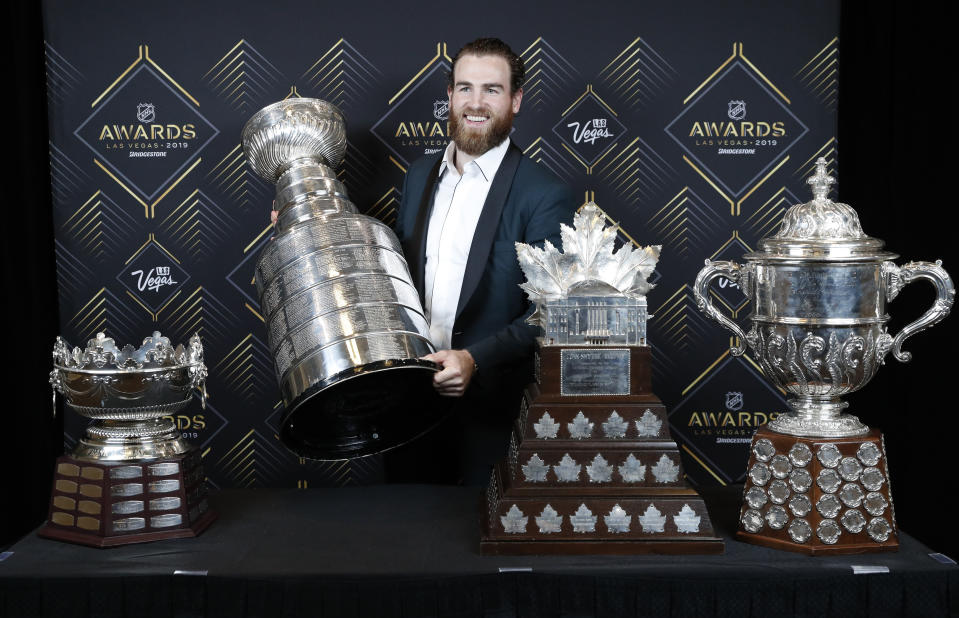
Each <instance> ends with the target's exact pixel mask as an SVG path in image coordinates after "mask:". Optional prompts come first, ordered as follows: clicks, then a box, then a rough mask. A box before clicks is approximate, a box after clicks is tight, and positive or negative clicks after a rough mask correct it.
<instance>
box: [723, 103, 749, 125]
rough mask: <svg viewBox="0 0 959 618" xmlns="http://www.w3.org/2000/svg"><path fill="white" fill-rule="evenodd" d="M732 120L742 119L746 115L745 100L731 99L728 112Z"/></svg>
mask: <svg viewBox="0 0 959 618" xmlns="http://www.w3.org/2000/svg"><path fill="white" fill-rule="evenodd" d="M726 114H727V115H728V116H729V119H730V120H742V119H744V118H745V117H746V102H745V101H730V102H729V110H728V111H727V112H726Z"/></svg>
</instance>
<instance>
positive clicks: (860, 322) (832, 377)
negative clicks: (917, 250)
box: [694, 159, 955, 554]
mask: <svg viewBox="0 0 959 618" xmlns="http://www.w3.org/2000/svg"><path fill="white" fill-rule="evenodd" d="M808 182H809V184H811V185H812V190H813V199H812V200H811V201H809V202H807V203H805V204H797V205H795V206H793V207H791V208H790V209H789V210H788V211H787V212H786V215H785V217H784V219H783V223H782V227H781V228H780V230H779V232H778V233H777V234H776V235H775V236H772V237H770V238H766V239H763V240H762V241H760V247H761V248H762V251H760V252H755V253H747V254H746V255H745V256H744V257H745V259H746V262H747V263H746V264H745V265H743V266H740V265H739V264H736V263H735V262H709V260H707V261H706V267H705V268H703V269H702V270H701V271H700V272H699V275H698V276H697V277H696V284H695V286H694V291H695V294H696V301H697V303H698V305H699V308H700V309H701V310H703V311H704V312H705V313H706V314H707V315H708V316H709V317H711V318H713V319H714V320H716V321H718V322H719V323H720V324H722V325H723V326H725V327H726V328H728V329H729V330H731V331H732V332H733V333H734V334H735V335H736V336H737V337H739V342H736V344H735V345H734V346H733V347H732V348H731V350H730V351H731V352H732V354H733V355H740V354H742V353H743V352H744V348H745V346H744V344H743V343H741V342H743V341H745V342H746V343H747V344H748V345H749V348H750V349H751V350H752V353H753V354H755V356H756V358H757V359H758V360H759V363H760V365H761V366H762V368H763V374H764V375H765V377H766V379H767V380H769V381H770V382H772V383H773V384H775V385H776V386H779V387H780V388H783V389H785V390H786V391H788V392H789V393H790V394H791V395H792V398H790V399H789V400H788V402H787V403H788V405H789V407H790V408H791V411H790V412H789V413H787V414H783V415H780V416H779V417H777V418H776V419H775V420H773V421H770V422H769V423H767V424H766V425H764V426H762V427H761V428H760V429H759V430H758V431H757V432H756V435H755V436H754V437H753V441H752V449H751V454H750V458H749V464H748V474H747V480H746V486H745V490H744V495H743V501H744V503H743V506H742V510H741V512H740V520H739V532H738V533H737V537H738V538H740V539H741V540H743V541H748V542H750V543H756V544H759V545H766V546H769V547H775V548H778V549H786V550H790V551H797V552H804V553H809V554H818V553H859V552H867V551H883V550H895V549H896V548H897V547H898V540H897V534H896V520H895V513H894V510H893V505H892V497H891V495H890V492H889V471H888V465H887V462H886V453H885V447H884V445H883V439H882V434H881V433H880V432H879V431H878V430H875V429H870V428H869V427H867V426H866V425H864V424H862V423H861V422H860V421H859V419H857V418H856V417H855V416H852V415H849V414H844V413H843V412H842V411H843V410H844V409H845V408H846V407H847V406H848V405H849V404H847V403H845V402H843V401H842V400H841V397H842V396H843V395H845V394H847V393H851V392H853V391H856V390H859V389H860V388H862V387H863V386H865V384H866V383H867V382H868V381H869V380H870V379H871V378H872V377H873V375H875V373H876V371H877V370H878V369H879V365H881V364H882V363H883V361H884V360H885V358H886V355H887V354H888V353H889V352H890V351H891V352H892V354H893V356H894V357H895V358H896V360H899V361H902V362H906V361H909V360H910V358H911V356H912V355H911V354H910V353H909V352H903V351H902V344H903V342H904V341H905V340H906V338H908V337H909V336H911V335H913V334H915V333H917V332H919V331H921V330H924V329H926V328H928V327H929V326H931V325H933V324H935V323H936V322H938V321H939V320H941V319H943V318H944V317H946V315H948V314H949V311H950V309H951V307H952V303H953V300H954V297H955V288H954V287H953V284H952V280H951V279H950V278H949V275H948V274H947V273H946V271H945V270H943V269H942V267H941V265H940V263H939V262H936V263H935V264H933V263H930V262H910V263H908V264H906V265H905V266H902V267H900V266H896V265H895V264H894V263H893V262H892V261H891V260H893V259H895V258H896V257H898V256H896V255H895V254H893V253H889V252H887V251H884V250H883V249H882V247H883V243H882V241H881V240H878V239H876V238H870V237H869V236H866V234H864V233H863V231H862V227H861V226H860V224H859V217H858V216H857V214H856V211H855V210H853V209H852V208H851V207H850V206H848V205H847V204H840V203H836V202H833V201H831V200H830V199H829V197H828V194H829V187H830V185H831V184H832V183H833V182H834V180H833V178H831V177H830V176H829V175H828V174H827V172H826V161H825V159H819V160H818V161H817V162H816V174H815V175H814V176H813V177H812V178H810V179H809V181H808ZM718 277H725V278H727V279H728V280H730V281H732V282H734V283H738V284H739V286H740V289H741V290H742V291H743V293H744V294H745V295H746V296H747V297H748V298H749V299H750V301H752V303H753V312H752V314H751V315H750V318H749V319H750V322H751V327H750V330H749V333H745V332H743V330H742V329H741V328H740V327H739V325H738V324H736V323H735V322H733V321H732V320H730V319H729V318H728V317H726V316H725V315H723V314H722V313H720V312H719V310H718V309H716V308H715V307H714V306H713V305H712V303H711V302H710V301H709V293H710V292H709V284H710V282H711V281H712V280H713V279H715V278H718ZM916 279H927V280H929V281H931V282H932V283H933V285H935V287H936V293H937V297H936V300H935V303H934V304H933V306H932V308H931V309H929V310H928V311H927V312H926V313H925V315H923V316H922V317H921V318H919V319H918V320H917V321H915V322H914V323H912V324H909V325H908V326H905V327H904V328H903V329H902V330H901V331H900V332H899V334H898V335H896V336H895V337H893V336H892V335H890V334H888V333H887V332H886V322H887V321H888V319H889V316H888V315H887V314H886V303H887V302H890V301H892V300H893V299H894V298H895V297H896V295H897V294H898V293H899V291H900V290H901V289H902V287H903V286H904V285H906V284H907V283H910V282H912V281H914V280H916Z"/></svg>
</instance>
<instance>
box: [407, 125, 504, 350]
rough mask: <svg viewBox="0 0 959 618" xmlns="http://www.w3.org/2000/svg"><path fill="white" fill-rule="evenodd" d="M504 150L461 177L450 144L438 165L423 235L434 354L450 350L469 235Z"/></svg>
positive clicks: (472, 164) (495, 149)
mask: <svg viewBox="0 0 959 618" xmlns="http://www.w3.org/2000/svg"><path fill="white" fill-rule="evenodd" d="M507 148H509V138H506V139H505V140H503V141H502V143H500V144H499V145H498V146H495V147H493V148H491V149H489V150H487V151H486V152H485V153H483V154H482V155H480V156H479V157H477V158H476V159H473V160H472V161H470V162H469V163H467V164H466V166H465V167H464V168H463V173H462V174H460V173H459V171H458V170H457V169H456V165H455V163H454V160H453V157H454V156H455V152H456V145H455V144H454V143H453V142H450V145H449V146H448V147H447V148H446V153H445V155H444V156H443V162H442V163H441V164H440V169H439V185H438V186H437V187H436V196H435V197H434V199H433V211H432V213H431V214H430V222H429V227H428V228H427V233H426V271H425V273H424V288H425V292H426V307H425V309H426V317H427V318H428V319H429V321H430V339H431V340H432V341H433V345H435V346H436V349H437V350H448V349H450V347H451V345H452V344H451V342H452V339H453V321H454V320H455V319H456V307H457V305H458V304H459V299H460V290H461V288H462V287H463V275H464V274H465V273H466V261H467V259H468V258H469V253H470V246H471V245H472V244H473V233H474V232H475V231H476V224H477V222H478V221H479V218H480V213H482V212H483V204H484V203H485V202H486V196H487V194H489V190H490V186H491V184H492V182H493V176H494V175H495V174H496V170H498V169H499V166H500V164H501V163H502V162H503V157H505V156H506V150H507Z"/></svg>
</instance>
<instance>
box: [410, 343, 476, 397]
mask: <svg viewBox="0 0 959 618" xmlns="http://www.w3.org/2000/svg"><path fill="white" fill-rule="evenodd" d="M423 359H424V360H428V361H433V362H434V363H438V364H439V365H441V366H442V367H443V369H442V370H440V371H438V372H437V373H436V374H435V375H434V376H433V388H435V389H436V392H437V393H439V394H440V395H442V396H444V397H462V396H463V393H465V392H466V389H467V387H469V385H470V380H471V379H473V373H474V372H475V370H476V362H475V361H474V360H473V355H472V354H470V353H469V350H440V351H439V352H435V353H433V354H427V355H426V356H424V357H423Z"/></svg>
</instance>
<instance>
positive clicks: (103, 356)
mask: <svg viewBox="0 0 959 618" xmlns="http://www.w3.org/2000/svg"><path fill="white" fill-rule="evenodd" d="M53 367H54V368H53V371H51V373H50V384H51V386H52V387H53V402H54V412H56V398H57V395H58V394H59V395H60V396H62V397H63V398H64V400H65V401H66V403H67V405H68V406H69V407H70V408H72V409H73V410H75V411H76V412H77V413H78V414H80V415H81V416H85V417H87V418H91V419H94V420H93V423H91V424H90V426H89V427H87V432H86V436H85V437H84V438H82V439H81V440H80V442H79V443H78V444H77V447H76V449H75V450H74V452H73V453H72V455H73V456H74V457H76V458H78V459H90V460H99V461H128V460H135V459H151V458H157V457H168V456H173V455H178V454H180V453H184V452H186V451H187V450H189V448H190V447H189V445H187V444H186V443H185V442H183V441H182V440H181V439H180V434H179V432H178V431H177V429H176V425H175V424H174V423H173V421H171V420H170V419H168V418H163V417H168V416H171V415H173V414H175V413H176V412H178V411H179V410H181V409H182V408H184V407H185V406H187V405H188V404H189V403H190V402H191V401H192V397H193V391H194V390H198V391H200V393H201V402H202V403H203V404H204V405H205V403H206V386H205V384H206V376H207V370H206V366H205V365H204V364H203V346H202V344H201V343H200V338H199V337H198V336H197V335H194V336H193V337H192V338H191V339H190V342H189V345H188V346H186V347H184V346H182V345H179V346H176V347H174V346H173V345H171V344H170V340H169V339H167V338H166V337H163V336H162V335H161V334H160V333H159V332H155V333H153V335H152V336H150V337H147V338H146V339H144V340H143V344H142V345H141V346H140V347H139V348H134V347H133V346H132V345H126V346H123V347H122V348H121V347H118V346H117V345H116V344H115V343H114V341H113V339H111V338H109V337H107V336H106V335H105V334H104V333H97V335H96V337H95V338H94V339H91V340H90V341H89V342H88V343H87V347H86V348H85V349H80V348H79V347H76V348H71V347H70V345H69V344H68V343H67V342H66V341H65V340H64V339H62V338H61V337H57V340H56V342H55V344H54V347H53Z"/></svg>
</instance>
